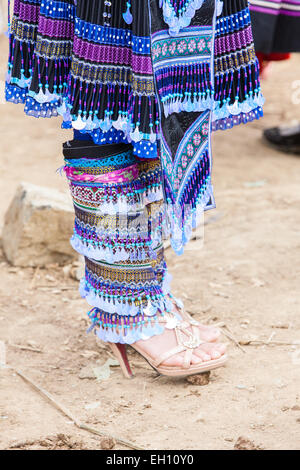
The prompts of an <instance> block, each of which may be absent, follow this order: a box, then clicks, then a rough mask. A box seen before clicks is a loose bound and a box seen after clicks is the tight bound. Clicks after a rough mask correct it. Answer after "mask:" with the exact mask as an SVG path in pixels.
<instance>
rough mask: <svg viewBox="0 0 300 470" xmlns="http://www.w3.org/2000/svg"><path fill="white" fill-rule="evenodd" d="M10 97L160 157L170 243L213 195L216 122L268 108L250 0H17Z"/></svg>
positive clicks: (176, 242) (182, 237)
mask: <svg viewBox="0 0 300 470" xmlns="http://www.w3.org/2000/svg"><path fill="white" fill-rule="evenodd" d="M6 98H7V100H8V101H12V102H15V103H20V102H23V103H24V104H25V112H26V113H27V114H28V115H32V116H35V117H51V116H56V115H61V116H62V118H63V124H62V125H63V127H64V128H70V127H73V128H74V129H75V130H77V131H79V132H81V133H86V134H88V135H89V137H92V138H93V140H94V142H95V143H97V144H99V145H101V144H106V143H121V142H125V143H132V145H133V152H134V154H135V155H136V156H138V157H141V158H157V157H158V156H159V157H160V158H161V164H162V169H163V179H164V189H165V200H166V202H167V203H168V204H167V216H168V220H169V223H170V227H171V233H172V239H171V240H172V245H173V248H174V249H175V251H176V252H177V253H181V252H182V250H183V247H184V245H185V244H186V242H187V241H188V240H189V238H190V234H191V231H192V229H193V227H195V225H196V224H197V220H198V218H199V214H201V213H202V211H203V210H204V209H207V208H210V207H214V201H213V194H212V186H211V181H210V178H211V131H212V130H217V129H228V128H230V127H232V126H233V125H235V124H240V123H242V122H243V123H246V122H249V121H251V120H253V119H257V118H259V117H260V116H261V115H262V108H261V106H262V103H263V98H262V95H261V91H260V85H259V72H258V63H257V59H256V57H255V51H254V46H253V38H252V32H251V24H250V15H249V8H248V1H247V0H226V1H225V2H222V1H220V0H130V1H129V0H76V1H75V0H60V1H57V0H15V2H14V15H13V18H12V22H11V28H10V53H9V63H8V74H7V81H6Z"/></svg>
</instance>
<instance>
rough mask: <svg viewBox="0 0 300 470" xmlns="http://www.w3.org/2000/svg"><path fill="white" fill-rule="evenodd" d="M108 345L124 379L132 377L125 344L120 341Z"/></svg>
mask: <svg viewBox="0 0 300 470" xmlns="http://www.w3.org/2000/svg"><path fill="white" fill-rule="evenodd" d="M109 346H110V348H111V350H112V352H113V354H114V356H115V358H116V359H117V360H118V361H119V363H120V366H121V369H122V372H123V374H124V376H125V377H126V379H132V378H133V373H132V370H131V367H130V365H129V361H128V357H127V351H126V346H125V344H121V343H109Z"/></svg>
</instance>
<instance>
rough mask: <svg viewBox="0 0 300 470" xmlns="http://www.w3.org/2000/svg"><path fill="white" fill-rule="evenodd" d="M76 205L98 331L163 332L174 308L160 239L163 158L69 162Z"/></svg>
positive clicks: (77, 244) (121, 336)
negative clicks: (161, 319)
mask: <svg viewBox="0 0 300 470" xmlns="http://www.w3.org/2000/svg"><path fill="white" fill-rule="evenodd" d="M65 172H66V175H67V178H68V180H69V185H70V190H71V195H72V198H73V203H74V208H75V226H74V234H73V237H72V239H71V243H72V245H73V247H74V249H75V250H76V251H77V252H78V253H80V254H82V255H84V257H85V263H86V267H85V276H84V278H83V279H82V281H81V284H80V293H81V295H82V297H83V298H85V299H86V300H87V302H88V303H89V304H90V305H91V306H92V307H93V308H92V310H91V311H90V312H89V317H90V319H91V322H92V326H93V327H96V331H97V334H98V336H99V337H100V338H101V339H102V340H104V341H109V342H120V343H128V344H131V343H134V342H136V341H138V340H139V339H146V338H149V337H151V336H153V335H155V334H160V333H162V332H163V327H162V326H161V325H160V324H159V323H158V320H159V316H164V313H165V312H166V311H167V312H169V311H170V310H171V308H172V303H171V301H170V297H169V293H170V287H169V275H168V272H167V267H166V262H165V259H164V251H163V245H162V240H163V238H164V234H165V230H166V228H165V226H164V220H165V218H164V217H163V209H164V207H163V193H162V175H161V168H160V163H159V160H149V161H145V160H139V159H137V158H136V157H135V156H134V155H133V152H132V150H131V149H130V150H127V151H125V152H121V153H119V154H117V155H114V156H107V157H104V158H103V157H101V158H84V157H82V158H75V159H65Z"/></svg>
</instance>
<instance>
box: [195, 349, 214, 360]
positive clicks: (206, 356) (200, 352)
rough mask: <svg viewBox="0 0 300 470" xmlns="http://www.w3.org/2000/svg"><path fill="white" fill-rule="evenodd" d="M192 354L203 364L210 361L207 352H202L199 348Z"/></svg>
mask: <svg viewBox="0 0 300 470" xmlns="http://www.w3.org/2000/svg"><path fill="white" fill-rule="evenodd" d="M194 354H195V355H197V356H198V357H200V358H201V359H202V361H203V362H207V361H210V360H211V357H210V355H209V354H207V352H205V351H203V350H202V349H200V348H197V349H195V351H194Z"/></svg>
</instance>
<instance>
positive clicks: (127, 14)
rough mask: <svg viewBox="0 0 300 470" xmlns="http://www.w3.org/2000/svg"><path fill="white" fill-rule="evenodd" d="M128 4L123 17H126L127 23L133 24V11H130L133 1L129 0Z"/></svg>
mask: <svg viewBox="0 0 300 470" xmlns="http://www.w3.org/2000/svg"><path fill="white" fill-rule="evenodd" d="M126 5H127V10H126V12H125V13H123V18H124V21H125V23H127V24H131V23H132V20H133V18H132V14H131V11H130V8H131V3H130V1H129V2H126Z"/></svg>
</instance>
